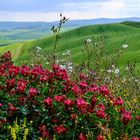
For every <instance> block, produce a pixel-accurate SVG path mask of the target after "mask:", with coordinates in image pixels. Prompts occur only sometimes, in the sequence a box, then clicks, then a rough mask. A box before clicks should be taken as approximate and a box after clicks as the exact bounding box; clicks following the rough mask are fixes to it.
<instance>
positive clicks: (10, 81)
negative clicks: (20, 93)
mask: <svg viewBox="0 0 140 140" xmlns="http://www.w3.org/2000/svg"><path fill="white" fill-rule="evenodd" d="M14 85H15V79H10V80H6V86H7V88H10V87H14Z"/></svg>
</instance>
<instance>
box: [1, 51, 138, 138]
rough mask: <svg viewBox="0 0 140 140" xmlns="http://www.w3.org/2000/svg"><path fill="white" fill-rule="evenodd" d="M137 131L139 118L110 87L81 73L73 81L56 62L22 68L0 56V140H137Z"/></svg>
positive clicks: (6, 54)
mask: <svg viewBox="0 0 140 140" xmlns="http://www.w3.org/2000/svg"><path fill="white" fill-rule="evenodd" d="M25 119H26V126H23V127H22V126H21V125H22V124H25V122H24V121H25ZM19 125H20V126H21V127H22V128H23V129H19V128H20V127H19ZM139 128H140V116H138V115H137V116H135V114H133V112H130V110H129V108H128V107H127V106H125V101H124V100H123V99H122V97H120V96H117V95H115V96H114V94H112V92H111V90H109V88H108V87H107V85H101V84H100V82H97V83H95V82H94V80H93V81H91V80H90V82H89V80H88V77H86V76H85V75H84V74H83V73H80V74H79V79H78V80H76V81H75V80H71V78H70V76H69V75H68V73H67V71H66V70H65V69H62V68H61V67H60V66H58V65H57V64H53V65H52V69H51V70H48V69H45V68H43V67H42V66H41V65H35V66H33V67H28V66H25V65H24V66H21V67H20V66H14V64H13V63H12V62H11V53H10V52H7V53H5V54H3V55H1V56H0V139H13V140H15V139H21V138H23V139H24V140H25V139H26V138H27V139H30V140H32V139H33V140H36V139H49V140H51V139H68V140H71V139H79V140H87V139H96V140H105V139H109V140H112V139H132V140H133V139H139V137H140V129H139Z"/></svg>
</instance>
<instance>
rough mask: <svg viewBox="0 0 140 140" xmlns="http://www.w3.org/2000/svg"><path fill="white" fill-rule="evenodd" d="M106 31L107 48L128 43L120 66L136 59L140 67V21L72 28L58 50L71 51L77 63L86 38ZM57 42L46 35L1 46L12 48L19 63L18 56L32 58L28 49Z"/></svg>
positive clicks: (44, 47) (49, 47)
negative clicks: (33, 39)
mask: <svg viewBox="0 0 140 140" xmlns="http://www.w3.org/2000/svg"><path fill="white" fill-rule="evenodd" d="M101 34H105V35H106V36H108V39H107V41H106V43H105V47H106V49H107V50H110V54H112V53H113V52H111V50H112V48H115V47H116V48H117V47H120V48H121V47H122V44H128V45H129V47H128V48H127V49H126V52H125V54H124V55H123V57H122V58H121V59H120V60H119V65H124V64H126V63H127V62H128V61H133V62H134V61H136V65H137V66H138V67H140V23H135V22H124V23H118V24H116V23H115V24H105V25H90V26H84V27H80V28H77V29H73V30H70V31H66V32H63V33H62V34H61V35H62V37H61V39H60V41H59V42H58V46H57V52H63V51H65V50H70V51H71V54H72V60H73V61H74V62H76V63H78V62H80V61H81V59H82V55H81V49H82V47H83V41H84V40H85V39H88V38H91V37H92V36H99V35H101ZM53 43H54V37H53V36H46V37H45V38H42V39H38V40H35V41H26V42H20V43H15V44H12V45H8V46H5V47H0V53H3V52H6V51H8V50H9V51H11V52H12V54H13V58H14V60H15V62H18V58H21V59H23V60H28V59H29V52H28V50H29V49H30V48H32V47H36V46H40V47H41V48H42V50H43V51H47V52H50V51H51V50H52V47H53Z"/></svg>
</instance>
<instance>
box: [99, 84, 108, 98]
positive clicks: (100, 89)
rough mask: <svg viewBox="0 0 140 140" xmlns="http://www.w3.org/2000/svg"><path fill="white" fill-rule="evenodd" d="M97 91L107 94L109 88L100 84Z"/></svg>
mask: <svg viewBox="0 0 140 140" xmlns="http://www.w3.org/2000/svg"><path fill="white" fill-rule="evenodd" d="M99 91H100V93H101V94H103V95H104V96H106V95H108V94H109V93H110V91H109V89H108V88H107V87H106V86H101V87H100V88H99Z"/></svg>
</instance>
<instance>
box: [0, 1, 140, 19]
mask: <svg viewBox="0 0 140 140" xmlns="http://www.w3.org/2000/svg"><path fill="white" fill-rule="evenodd" d="M59 13H62V14H64V15H65V16H66V17H68V18H70V19H92V18H101V17H107V18H123V17H140V0H0V21H56V20H58V19H59Z"/></svg>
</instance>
